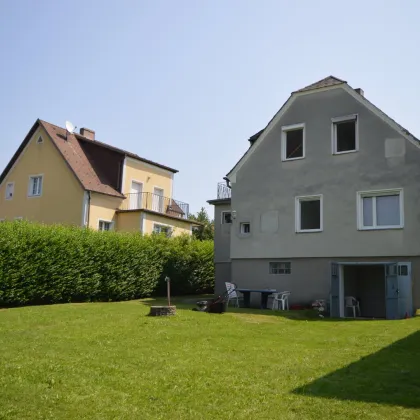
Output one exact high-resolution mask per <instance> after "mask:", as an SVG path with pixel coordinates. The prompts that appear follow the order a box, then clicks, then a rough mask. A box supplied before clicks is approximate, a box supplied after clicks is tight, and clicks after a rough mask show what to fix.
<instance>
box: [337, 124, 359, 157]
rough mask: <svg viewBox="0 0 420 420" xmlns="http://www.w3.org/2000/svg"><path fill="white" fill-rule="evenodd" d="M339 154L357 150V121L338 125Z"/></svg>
mask: <svg viewBox="0 0 420 420" xmlns="http://www.w3.org/2000/svg"><path fill="white" fill-rule="evenodd" d="M336 130H337V152H348V151H350V150H356V121H345V122H341V123H337V124H336Z"/></svg>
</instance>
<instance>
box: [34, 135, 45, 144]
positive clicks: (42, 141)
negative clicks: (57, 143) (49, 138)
mask: <svg viewBox="0 0 420 420" xmlns="http://www.w3.org/2000/svg"><path fill="white" fill-rule="evenodd" d="M36 143H37V144H41V143H44V140H43V138H42V137H41V136H39V137H38V140H37V141H36Z"/></svg>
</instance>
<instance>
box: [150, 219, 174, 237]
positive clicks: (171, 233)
mask: <svg viewBox="0 0 420 420" xmlns="http://www.w3.org/2000/svg"><path fill="white" fill-rule="evenodd" d="M156 226H159V227H161V226H163V227H166V228H169V230H170V235H169V236H168V235H167V236H168V237H169V238H170V237H171V236H172V235H173V233H174V228H173V226H171V225H167V224H165V223H156V222H154V223H153V233H156V234H158V235H160V234H161V233H164V232H155V227H156Z"/></svg>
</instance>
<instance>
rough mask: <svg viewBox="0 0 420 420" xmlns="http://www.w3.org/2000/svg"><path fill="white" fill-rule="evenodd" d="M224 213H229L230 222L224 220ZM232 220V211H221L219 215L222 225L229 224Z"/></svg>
mask: <svg viewBox="0 0 420 420" xmlns="http://www.w3.org/2000/svg"><path fill="white" fill-rule="evenodd" d="M226 213H230V223H228V222H225V214H226ZM232 220H233V217H232V212H231V211H227V210H226V211H222V215H221V224H222V225H231V224H232Z"/></svg>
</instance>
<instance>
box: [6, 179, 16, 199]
mask: <svg viewBox="0 0 420 420" xmlns="http://www.w3.org/2000/svg"><path fill="white" fill-rule="evenodd" d="M9 185H12V196H11V197H8V196H7V189H8V187H9ZM14 195H15V183H14V182H8V183H7V184H6V191H5V192H4V196H5V199H6V200H12V199H13V197H14Z"/></svg>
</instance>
